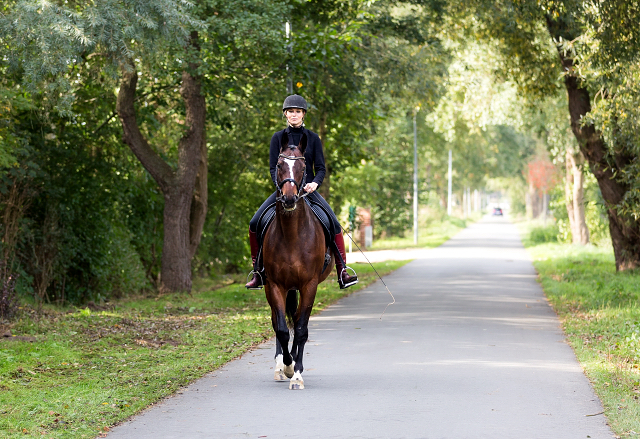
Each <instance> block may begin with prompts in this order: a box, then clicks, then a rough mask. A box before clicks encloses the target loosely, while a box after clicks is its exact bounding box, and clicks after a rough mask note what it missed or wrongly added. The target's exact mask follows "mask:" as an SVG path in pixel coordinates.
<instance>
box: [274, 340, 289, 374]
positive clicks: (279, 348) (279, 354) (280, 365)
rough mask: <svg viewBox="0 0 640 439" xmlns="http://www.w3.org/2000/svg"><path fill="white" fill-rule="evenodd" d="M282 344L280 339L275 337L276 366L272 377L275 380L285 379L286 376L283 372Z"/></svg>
mask: <svg viewBox="0 0 640 439" xmlns="http://www.w3.org/2000/svg"><path fill="white" fill-rule="evenodd" d="M282 352H283V351H282V345H281V344H280V340H278V337H276V356H275V360H276V368H275V370H274V372H273V379H274V380H276V381H286V380H287V379H288V378H287V376H286V375H285V374H284V367H285V366H284V359H283V358H284V356H283V355H282Z"/></svg>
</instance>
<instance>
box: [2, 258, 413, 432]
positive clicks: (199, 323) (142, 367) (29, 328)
mask: <svg viewBox="0 0 640 439" xmlns="http://www.w3.org/2000/svg"><path fill="white" fill-rule="evenodd" d="M407 262H408V261H389V262H382V263H377V264H375V266H376V269H377V270H378V272H379V273H380V274H381V275H384V274H388V273H390V272H391V271H393V270H395V269H397V268H399V267H401V266H402V265H404V264H406V263H407ZM353 266H354V268H356V267H357V268H356V270H357V271H358V275H359V278H360V283H359V284H358V285H357V287H359V288H357V287H354V288H350V289H348V290H340V289H339V287H338V284H337V282H336V278H335V274H332V275H331V276H330V277H329V279H327V281H325V282H324V283H322V284H321V285H320V287H319V288H318V294H317V296H316V307H315V310H314V311H315V312H318V311H319V310H321V309H323V308H325V307H326V306H328V305H330V304H332V303H334V302H335V301H337V300H338V299H340V298H342V297H344V296H346V295H348V294H349V293H353V292H354V291H357V290H358V289H360V288H364V287H365V286H367V285H369V284H371V283H372V282H374V281H375V280H376V279H377V278H376V277H375V274H374V273H373V270H372V269H371V267H369V266H368V265H364V264H353ZM228 282H230V281H228ZM200 287H201V291H200V292H197V293H193V294H191V295H178V294H175V295H165V296H161V297H148V298H139V299H136V300H127V301H122V302H118V303H116V304H115V305H114V306H112V307H111V308H110V309H105V310H94V311H91V310H90V309H88V308H87V309H84V310H75V311H68V312H66V313H65V312H60V311H59V310H55V309H49V310H45V312H44V314H41V315H39V316H37V315H36V314H35V313H34V312H29V311H28V310H25V311H24V313H23V316H22V318H21V319H20V320H19V321H17V322H16V323H14V324H13V325H12V327H10V328H9V327H4V328H1V329H2V332H5V331H6V330H7V329H9V330H10V331H11V332H12V333H13V334H14V335H16V334H20V336H22V337H31V338H33V339H35V341H31V342H30V341H19V340H15V339H16V338H17V337H11V339H9V338H8V337H3V338H2V339H0V437H2V438H18V437H20V438H28V437H32V438H35V437H38V438H62V437H64V438H91V437H96V436H103V435H105V432H107V431H109V429H110V427H111V426H113V425H114V424H116V423H118V422H120V421H122V420H123V419H126V418H128V417H129V416H131V415H133V414H135V413H136V412H138V411H140V410H142V409H144V408H145V407H147V406H149V405H151V404H153V403H154V402H157V401H158V400H160V399H162V398H163V397H166V396H168V395H171V394H172V393H174V392H175V391H176V390H178V389H179V388H180V387H182V386H185V385H187V384H188V383H190V382H192V381H194V380H195V379H197V378H200V377H201V376H203V375H204V374H206V373H208V372H210V371H212V370H215V369H216V368H218V367H220V366H221V365H222V364H224V363H226V362H227V361H229V360H231V359H233V358H235V357H237V356H239V355H241V354H242V353H244V352H245V351H247V350H248V349H249V348H250V347H252V346H254V345H256V344H258V343H260V342H262V341H264V340H266V339H268V338H270V337H271V336H272V329H271V317H270V316H271V312H270V309H269V306H268V305H267V303H266V299H265V298H264V292H251V291H247V290H246V289H245V288H244V285H243V284H237V283H234V284H231V285H227V286H224V287H222V288H220V289H215V290H212V289H211V288H206V285H204V284H203V283H202V282H201V284H200ZM94 308H95V307H94ZM0 335H1V334H0Z"/></svg>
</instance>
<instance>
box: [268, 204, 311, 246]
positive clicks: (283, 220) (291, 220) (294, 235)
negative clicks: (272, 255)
mask: <svg viewBox="0 0 640 439" xmlns="http://www.w3.org/2000/svg"><path fill="white" fill-rule="evenodd" d="M310 214H311V210H310V209H309V207H308V206H307V203H306V202H305V201H304V200H300V201H298V207H296V210H294V211H293V212H286V211H285V210H284V207H283V206H282V205H279V206H278V207H277V209H276V219H277V221H278V226H279V228H280V232H281V234H282V238H283V239H284V240H285V241H297V240H298V239H300V232H301V231H302V230H303V229H304V228H305V223H307V222H309V215H310Z"/></svg>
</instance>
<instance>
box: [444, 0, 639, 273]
mask: <svg viewBox="0 0 640 439" xmlns="http://www.w3.org/2000/svg"><path fill="white" fill-rule="evenodd" d="M605 3H608V4H607V5H606V6H602V8H600V7H598V6H595V4H594V5H593V7H592V6H591V4H587V3H581V2H574V1H572V0H567V1H560V2H555V1H545V2H533V1H524V2H515V1H509V0H505V1H501V2H499V4H497V5H496V3H495V2H484V1H481V0H478V1H475V2H466V3H465V4H464V5H462V4H456V5H455V8H454V9H456V10H457V11H460V12H461V15H463V16H465V17H469V15H471V16H474V17H475V18H476V19H477V25H472V26H470V28H472V29H473V32H475V33H476V35H478V36H479V37H482V38H486V39H487V40H491V41H493V42H495V43H496V45H497V46H498V48H499V50H500V51H501V53H502V55H503V60H504V67H503V69H502V72H503V74H504V75H505V76H508V77H510V78H512V79H513V80H514V81H515V82H516V83H517V84H518V86H519V89H520V90H521V91H522V92H524V93H525V94H528V95H529V96H537V97H544V96H549V95H552V94H553V93H554V92H553V90H554V88H556V87H557V86H558V85H562V86H563V87H564V89H565V90H566V92H567V102H568V109H569V115H570V118H571V128H572V131H573V134H574V136H575V138H576V140H577V142H578V145H579V148H580V151H581V152H582V154H583V155H584V157H585V158H586V160H587V162H588V163H589V169H590V170H591V172H592V173H593V175H594V176H595V178H596V179H597V181H598V185H599V186H600V190H601V192H602V196H603V198H604V200H605V203H606V206H607V214H608V217H609V229H610V232H611V240H612V243H613V248H614V254H615V260H616V268H617V269H618V270H626V269H633V268H636V267H639V266H640V223H639V222H638V221H637V220H636V218H637V217H634V210H633V207H632V206H630V205H629V204H628V203H627V201H631V200H632V199H635V196H634V195H632V194H633V192H632V188H633V187H634V186H635V185H636V184H637V183H636V177H630V171H631V169H632V168H633V166H634V163H635V160H634V158H635V157H637V148H635V147H632V146H630V145H629V144H628V143H624V144H621V143H619V142H617V141H615V140H614V139H613V138H610V141H609V142H607V141H606V138H605V137H603V131H602V130H600V129H598V127H597V126H596V125H595V124H594V120H593V119H592V118H591V117H590V116H591V112H592V97H593V96H594V95H595V94H596V90H601V92H600V95H602V96H603V100H608V99H609V98H610V97H611V96H614V94H612V93H611V86H612V85H613V84H612V81H611V79H613V78H614V77H615V75H611V74H610V73H611V72H612V64H611V63H612V61H614V62H617V63H618V65H617V72H618V73H620V72H622V71H624V70H625V69H626V68H627V67H628V66H629V65H631V63H635V62H636V60H635V57H637V53H638V50H637V49H638V47H637V46H635V45H634V44H637V41H638V37H637V32H636V31H635V27H633V26H631V27H629V28H626V27H624V26H622V25H621V24H620V23H628V22H629V20H630V19H631V21H633V20H636V21H637V19H638V16H637V13H638V12H637V10H636V8H630V9H628V16H626V15H625V14H624V13H623V12H621V11H624V10H627V8H625V4H626V2H624V1H613V2H603V5H604V4H605ZM620 14H622V15H620ZM616 20H617V21H616ZM465 22H466V23H467V24H468V23H471V20H469V19H467V21H465ZM585 41H586V44H585V45H582V44H580V43H581V42H585ZM622 41H625V43H624V44H622ZM627 42H628V43H629V44H630V47H631V49H629V48H628V47H629V45H628V44H627ZM593 47H598V51H597V52H602V53H603V54H604V56H600V55H598V54H594V53H593V51H591V50H590V49H589V48H593ZM554 52H555V54H554ZM618 55H620V56H619V57H618ZM618 59H619V61H615V60H618ZM558 60H559V61H560V62H559V63H558ZM614 70H615V69H614ZM558 72H560V73H561V74H562V77H563V83H562V84H558V82H556V78H557V77H558ZM613 125H614V126H615V125H617V123H616V122H615V121H614V122H613ZM636 175H637V174H636ZM630 204H632V203H630Z"/></svg>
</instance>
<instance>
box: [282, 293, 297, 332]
mask: <svg viewBox="0 0 640 439" xmlns="http://www.w3.org/2000/svg"><path fill="white" fill-rule="evenodd" d="M285 308H286V312H287V326H289V328H293V321H294V320H293V316H294V315H295V314H296V311H297V310H298V291H297V290H289V292H287V303H286V305H285Z"/></svg>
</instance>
